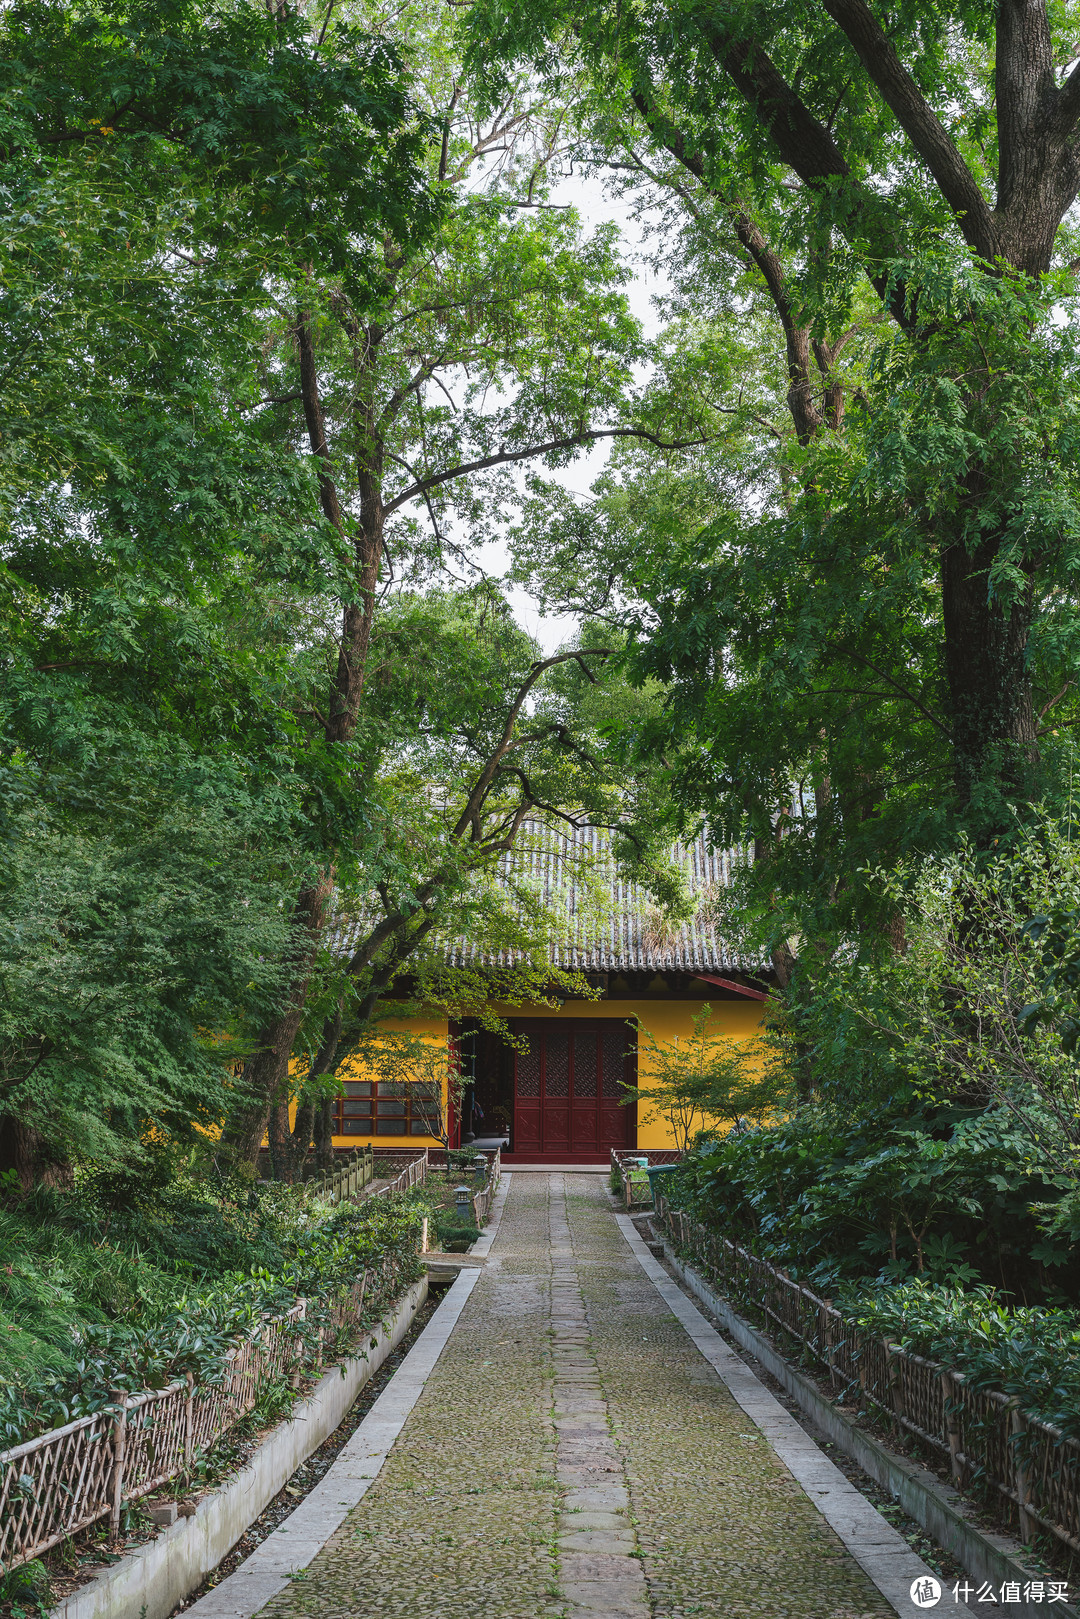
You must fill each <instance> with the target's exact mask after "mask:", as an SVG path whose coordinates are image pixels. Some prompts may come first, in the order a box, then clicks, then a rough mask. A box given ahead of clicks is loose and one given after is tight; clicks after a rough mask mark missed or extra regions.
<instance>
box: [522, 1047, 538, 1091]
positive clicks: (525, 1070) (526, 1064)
mask: <svg viewBox="0 0 1080 1619" xmlns="http://www.w3.org/2000/svg"><path fill="white" fill-rule="evenodd" d="M517 1093H518V1095H519V1096H520V1097H521V1098H522V1100H523V1101H529V1100H532V1099H534V1098H536V1097H539V1095H540V1046H539V1042H533V1043H531V1044H530V1046H529V1049H528V1051H519V1052H518V1054H517Z"/></svg>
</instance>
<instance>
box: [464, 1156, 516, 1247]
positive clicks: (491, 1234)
mask: <svg viewBox="0 0 1080 1619" xmlns="http://www.w3.org/2000/svg"><path fill="white" fill-rule="evenodd" d="M512 1179H513V1171H512V1170H509V1169H507V1170H504V1171H503V1174H502V1178H501V1179H500V1181H499V1189H498V1191H497V1192H496V1193H495V1196H494V1197H493V1198H492V1200H491V1212H490V1214H489V1216H488V1223H487V1225H486V1226H485V1227H484V1229H483V1231H482V1232H481V1233H480V1235H479V1236H478V1237H477V1239H476V1241H475V1242H474V1243H473V1245H472V1247H471V1248H470V1249H469V1253H468V1257H469V1258H473V1257H474V1256H475V1258H477V1259H486V1258H487V1256H488V1254H489V1253H490V1252H491V1245H492V1243H493V1242H494V1241H495V1238H496V1237H497V1236H498V1235H499V1222H500V1221H501V1220H502V1217H503V1209H504V1208H505V1207H506V1199H507V1198H508V1196H509V1195H510V1182H511V1180H512Z"/></svg>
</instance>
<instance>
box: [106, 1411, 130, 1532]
mask: <svg viewBox="0 0 1080 1619" xmlns="http://www.w3.org/2000/svg"><path fill="white" fill-rule="evenodd" d="M127 1403H128V1397H127V1395H126V1394H117V1395H116V1404H117V1412H116V1416H115V1417H114V1418H113V1425H112V1448H113V1468H112V1479H111V1481H110V1484H111V1496H112V1500H111V1507H112V1510H111V1512H110V1514H109V1519H110V1523H111V1526H112V1537H113V1539H114V1540H119V1538H120V1503H121V1501H122V1500H123V1497H124V1455H125V1452H126V1450H127Z"/></svg>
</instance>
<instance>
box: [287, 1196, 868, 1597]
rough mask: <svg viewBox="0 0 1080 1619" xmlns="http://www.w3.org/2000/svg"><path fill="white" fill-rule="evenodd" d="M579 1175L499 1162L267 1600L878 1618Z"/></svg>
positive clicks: (857, 1577) (856, 1570)
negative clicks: (438, 1341)
mask: <svg viewBox="0 0 1080 1619" xmlns="http://www.w3.org/2000/svg"><path fill="white" fill-rule="evenodd" d="M892 1611H893V1610H892V1609H891V1607H890V1606H889V1604H888V1603H887V1602H886V1601H885V1599H884V1598H883V1597H882V1596H881V1594H880V1593H879V1592H878V1591H877V1590H876V1588H875V1587H874V1586H873V1585H872V1584H871V1582H870V1581H869V1579H868V1578H867V1576H866V1575H865V1574H864V1573H863V1571H862V1569H861V1568H860V1567H859V1566H858V1564H857V1563H856V1562H855V1561H854V1559H853V1558H852V1557H851V1556H850V1554H849V1553H848V1552H847V1550H846V1549H845V1548H844V1546H843V1545H842V1544H841V1542H840V1541H839V1539H838V1538H837V1536H836V1535H835V1534H834V1533H833V1531H832V1530H831V1529H830V1528H829V1526H828V1525H827V1524H826V1523H825V1521H824V1519H823V1518H822V1517H821V1516H820V1514H819V1513H818V1511H817V1509H816V1508H815V1507H814V1506H813V1504H812V1503H811V1502H810V1501H809V1499H808V1498H807V1497H806V1496H805V1495H804V1494H803V1492H802V1490H801V1489H800V1488H799V1486H798V1485H797V1484H796V1483H795V1481H794V1480H793V1479H792V1477H791V1475H790V1474H789V1473H788V1472H787V1470H786V1468H785V1467H784V1466H783V1464H782V1463H781V1462H780V1461H779V1460H778V1458H777V1457H776V1455H775V1454H774V1453H773V1451H772V1450H771V1449H770V1448H769V1446H768V1444H767V1443H766V1442H765V1440H764V1439H763V1438H762V1436H761V1434H760V1433H759V1432H758V1431H757V1430H756V1429H755V1428H754V1427H753V1424H752V1423H751V1422H750V1421H749V1420H748V1418H747V1417H746V1416H745V1414H744V1413H743V1412H742V1411H741V1410H740V1408H739V1407H738V1406H737V1405H736V1403H735V1401H734V1400H733V1399H732V1397H731V1395H730V1394H729V1393H728V1391H727V1389H726V1388H725V1386H724V1385H723V1383H722V1382H721V1381H720V1379H719V1378H718V1376H717V1374H716V1373H715V1372H714V1371H713V1369H712V1367H711V1366H709V1364H708V1363H707V1362H706V1361H705V1360H704V1358H703V1357H702V1355H701V1354H700V1353H699V1351H698V1350H697V1349H696V1348H695V1347H694V1345H693V1343H692V1342H691V1341H690V1339H689V1338H688V1337H687V1335H686V1332H685V1331H684V1330H683V1328H682V1327H681V1326H680V1324H679V1323H678V1322H677V1321H676V1319H675V1317H674V1316H672V1315H671V1314H670V1313H669V1312H668V1310H667V1308H666V1306H665V1305H664V1302H663V1300H662V1299H661V1298H660V1296H659V1295H658V1293H657V1292H656V1290H655V1288H654V1287H653V1286H652V1283H651V1282H650V1281H649V1280H648V1278H647V1277H646V1276H645V1275H644V1274H643V1272H642V1271H641V1269H640V1267H639V1266H638V1264H637V1262H636V1260H635V1259H634V1257H633V1255H632V1254H631V1253H630V1251H629V1249H628V1247H627V1245H626V1242H625V1241H624V1239H623V1237H622V1234H621V1232H620V1231H619V1229H618V1227H617V1226H616V1223H615V1220H614V1217H613V1215H612V1212H611V1206H610V1200H609V1199H608V1197H607V1194H606V1192H605V1190H604V1187H603V1183H602V1181H601V1178H600V1177H599V1176H596V1175H573V1174H566V1175H551V1176H546V1175H537V1174H530V1175H519V1176H517V1177H515V1179H514V1181H513V1184H512V1188H511V1191H510V1195H509V1198H508V1200H507V1203H506V1208H505V1212H504V1214H503V1219H502V1225H501V1227H500V1229H499V1233H498V1236H497V1237H496V1240H495V1242H494V1245H493V1247H492V1250H491V1255H490V1258H489V1260H488V1263H487V1266H486V1268H485V1270H484V1273H483V1274H482V1276H481V1277H480V1279H479V1281H478V1282H477V1285H476V1287H475V1289H474V1290H473V1293H472V1295H471V1297H470V1298H469V1300H468V1302H467V1303H466V1305H465V1308H464V1310H463V1312H462V1315H461V1318H460V1320H459V1322H458V1325H457V1327H456V1329H455V1330H454V1333H453V1335H452V1337H451V1338H450V1341H449V1343H448V1344H447V1347H446V1349H445V1351H444V1353H443V1355H442V1358H441V1359H440V1361H439V1363H438V1365H437V1366H436V1369H435V1371H434V1373H433V1374H432V1376H431V1378H430V1379H429V1381H428V1383H427V1386H426V1388H425V1389H424V1392H423V1394H422V1395H421V1397H420V1399H419V1401H418V1402H417V1404H416V1406H415V1408H414V1409H413V1411H412V1414H411V1415H410V1416H409V1418H408V1419H407V1421H406V1423H405V1426H404V1429H403V1430H402V1432H401V1435H400V1437H399V1439H398V1441H397V1443H396V1444H395V1445H394V1448H393V1450H392V1451H391V1453H390V1456H389V1458H388V1460H387V1462H386V1464H385V1466H384V1467H383V1469H382V1472H381V1473H380V1475H379V1477H378V1479H377V1480H376V1482H375V1484H374V1485H373V1486H372V1488H371V1489H370V1490H369V1491H368V1493H367V1495H366V1496H365V1497H364V1499H363V1501H362V1502H361V1503H360V1505H359V1506H358V1507H356V1508H355V1509H354V1511H352V1512H351V1513H350V1515H349V1517H348V1518H347V1519H346V1520H345V1522H344V1523H343V1524H342V1526H341V1528H340V1529H339V1530H338V1531H337V1532H336V1534H334V1535H333V1536H332V1538H331V1539H330V1540H329V1541H328V1542H327V1544H326V1546H325V1547H324V1549H323V1550H322V1551H321V1552H320V1553H319V1554H318V1556H317V1557H316V1558H315V1559H314V1561H313V1562H312V1564H311V1565H310V1568H309V1569H308V1570H307V1571H306V1574H305V1576H304V1577H303V1578H300V1579H297V1580H295V1581H294V1582H293V1584H292V1585H291V1586H290V1588H289V1589H288V1591H286V1592H283V1593H282V1594H281V1595H280V1596H279V1597H276V1598H275V1599H274V1600H273V1601H272V1602H271V1603H270V1604H269V1605H268V1606H267V1607H266V1608H265V1609H264V1610H263V1613H264V1615H266V1616H267V1619H270V1616H273V1619H300V1616H311V1619H362V1616H367V1615H381V1614H387V1615H394V1616H395V1619H435V1616H438V1619H473V1616H474V1615H475V1616H477V1619H479V1616H480V1615H487V1616H492V1619H518V1616H520V1619H535V1616H537V1615H542V1616H549V1619H561V1616H565V1619H683V1616H684V1615H685V1616H688V1615H692V1614H698V1615H703V1616H710V1619H711V1616H716V1619H720V1616H723V1619H883V1616H886V1615H889V1614H891V1613H892Z"/></svg>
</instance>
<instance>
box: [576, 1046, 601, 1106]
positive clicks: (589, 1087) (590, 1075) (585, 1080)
mask: <svg viewBox="0 0 1080 1619" xmlns="http://www.w3.org/2000/svg"><path fill="white" fill-rule="evenodd" d="M574 1095H575V1096H576V1097H579V1098H580V1099H581V1100H582V1101H588V1100H589V1099H590V1098H591V1097H594V1096H595V1095H596V1035H595V1034H575V1036H574Z"/></svg>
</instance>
